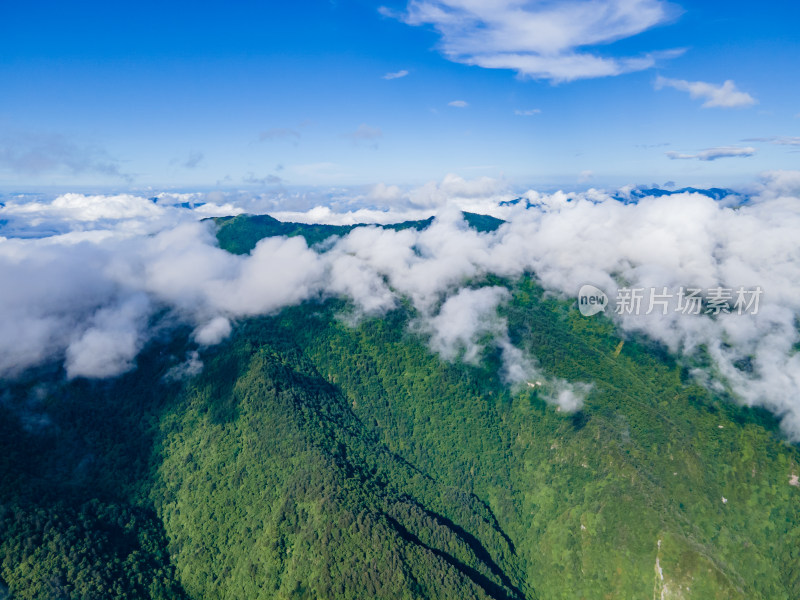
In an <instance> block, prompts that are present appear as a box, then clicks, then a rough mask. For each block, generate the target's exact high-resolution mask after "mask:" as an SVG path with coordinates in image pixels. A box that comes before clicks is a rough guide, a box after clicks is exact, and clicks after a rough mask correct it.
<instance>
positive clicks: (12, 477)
mask: <svg viewBox="0 0 800 600" xmlns="http://www.w3.org/2000/svg"><path fill="white" fill-rule="evenodd" d="M467 219H468V222H469V223H470V224H471V226H473V227H475V228H485V229H490V228H492V227H497V226H499V224H500V223H501V222H500V221H498V220H496V219H491V218H490V217H481V216H479V215H476V216H471V215H467ZM427 224H428V223H427V222H426V221H420V222H413V223H404V224H399V225H396V226H393V227H395V228H403V227H416V228H424V227H426V226H427ZM217 226H218V238H219V241H220V244H221V246H223V247H224V248H226V249H228V250H229V251H231V252H238V253H246V252H248V251H249V249H252V248H253V247H254V245H255V243H256V242H257V241H258V240H259V239H261V238H262V237H264V236H269V235H288V236H296V235H300V236H303V237H304V238H305V239H306V240H307V241H308V243H309V244H316V243H319V242H321V241H323V240H325V239H326V238H328V237H329V236H332V235H341V234H343V233H346V232H347V231H349V230H350V229H351V227H350V226H347V227H338V228H337V227H333V226H326V225H304V224H291V223H281V222H280V221H277V220H275V219H272V218H270V217H252V216H239V217H232V218H224V219H218V220H217ZM487 285H492V286H503V287H506V288H507V289H508V290H509V294H510V299H509V301H508V302H507V303H505V304H504V305H503V307H502V308H501V309H500V310H501V312H502V317H504V318H505V319H506V321H507V322H508V326H509V336H510V338H511V342H512V343H513V344H514V345H515V346H517V347H519V348H522V349H524V350H525V351H526V352H527V353H529V354H530V355H533V356H536V357H537V358H538V360H539V363H540V366H541V368H542V369H543V370H544V372H546V373H547V374H548V375H549V376H552V377H553V378H560V379H563V380H567V381H571V382H586V383H591V385H592V390H591V392H590V394H589V395H588V397H587V399H586V401H585V403H584V406H583V408H582V409H581V410H580V411H578V412H574V413H566V412H564V411H559V410H557V409H556V408H555V407H554V406H552V405H551V404H549V403H548V402H547V401H546V398H547V390H546V389H544V388H546V387H547V385H549V384H545V386H536V385H535V384H534V385H532V386H531V385H525V386H523V387H522V388H521V389H516V388H510V387H509V386H508V385H507V384H505V383H504V382H503V380H502V377H501V375H500V374H499V372H500V368H499V367H500V363H501V359H502V357H501V350H500V348H498V347H495V346H494V345H493V344H491V343H488V344H487V345H486V346H485V349H484V350H483V352H482V354H481V356H480V357H479V359H480V360H477V361H475V362H474V364H473V363H469V362H462V361H452V362H449V361H445V360H442V359H441V358H440V357H439V356H438V355H436V354H434V353H432V352H431V350H430V348H429V346H428V342H427V339H426V338H425V336H424V335H423V334H422V333H420V332H418V331H417V330H416V329H415V328H414V327H409V323H412V322H413V321H414V319H415V317H416V314H415V312H414V309H413V308H411V307H410V306H408V305H406V304H401V305H400V306H399V307H398V308H396V309H395V310H393V311H391V312H389V313H388V314H386V315H384V316H382V317H373V318H361V319H360V320H354V319H352V318H349V317H348V314H349V312H350V311H351V307H349V306H348V304H347V303H345V302H344V301H341V300H336V299H327V300H324V301H318V302H307V303H304V304H302V305H299V306H295V307H292V308H288V309H285V310H283V311H282V312H281V313H280V314H277V315H274V316H271V317H259V318H251V319H248V320H245V321H243V322H241V323H239V324H238V325H237V327H236V328H235V330H234V332H233V334H232V335H231V337H230V338H229V339H228V340H226V341H225V342H223V343H222V344H219V345H217V346H214V347H209V348H199V349H198V348H197V347H196V345H195V344H194V342H192V340H191V335H190V333H191V332H190V331H189V330H188V329H186V328H184V327H181V326H179V325H178V326H176V325H174V324H171V323H170V319H169V317H168V315H162V316H161V317H162V318H163V323H162V324H161V327H160V330H161V331H162V333H161V335H160V336H158V337H157V338H156V339H155V340H154V341H152V342H151V343H150V344H149V345H148V346H147V348H146V349H145V350H144V352H143V353H142V354H141V355H140V356H139V358H138V363H137V368H136V370H134V371H131V372H129V373H127V374H125V375H122V376H120V377H118V378H115V379H113V380H106V381H101V380H87V379H81V378H78V379H72V380H67V379H66V378H65V374H64V372H63V369H62V367H60V366H57V365H52V366H49V367H43V368H41V369H38V370H36V371H31V372H28V373H26V374H24V376H23V377H22V378H20V379H18V380H15V381H6V382H3V386H2V387H3V389H2V391H0V398H2V401H0V428H2V435H0V480H2V482H3V483H2V486H0V584H1V585H2V586H4V587H5V588H7V589H8V593H9V594H10V595H11V597H13V598H197V599H200V598H212V599H216V598H220V599H221V598H457V599H462V598H495V599H514V600H517V599H522V598H527V599H551V598H570V599H572V598H587V599H588V598H598V599H602V598H651V597H654V598H702V599H706V598H719V599H723V598H724V599H729V598H742V599H745V598H747V599H751V598H765V599H770V600H771V599H779V598H787V599H789V598H796V597H797V596H798V593H800V550H798V549H799V548H800V503H798V494H800V487H798V483H797V476H798V475H800V467H799V466H798V465H800V454H799V453H798V449H797V447H796V446H793V445H790V444H788V443H786V442H785V441H784V440H783V439H782V437H781V434H780V431H779V428H778V425H777V422H776V421H775V419H774V418H773V417H772V416H770V415H769V414H768V413H766V412H765V411H762V410H760V409H749V408H745V407H741V406H738V405H736V404H735V403H734V402H732V401H731V399H730V398H729V397H726V396H725V393H724V392H714V391H711V390H709V389H707V388H705V387H702V386H700V385H699V384H698V383H697V382H696V381H695V379H694V378H692V377H691V370H692V368H693V366H694V365H692V364H686V363H685V362H684V361H682V360H678V359H677V357H675V356H672V355H670V354H669V352H668V351H667V350H666V349H665V348H663V347H661V346H659V345H657V344H655V343H653V342H652V341H650V340H648V339H646V338H643V337H641V338H637V337H635V336H630V335H625V336H623V335H622V334H621V333H620V332H619V331H618V330H617V329H616V328H615V326H614V324H613V323H612V322H611V321H610V320H608V319H606V318H604V317H600V316H598V317H596V318H593V319H586V318H584V317H581V315H580V314H579V313H578V311H577V308H576V307H575V305H574V303H572V302H569V301H566V300H559V299H557V298H555V297H553V296H552V295H550V294H547V293H545V290H544V289H542V287H541V286H540V285H539V284H538V282H537V280H536V277H535V274H532V273H531V274H527V275H525V276H523V277H521V278H519V279H514V280H507V279H501V278H498V277H495V276H486V277H482V278H480V279H476V280H474V281H471V282H469V286H470V287H473V288H479V287H482V286H487ZM195 352H196V353H197V354H194V353H195ZM187 357H192V358H193V359H194V360H195V364H197V361H202V365H203V368H202V370H199V369H196V368H189V366H190V365H191V364H192V363H191V361H187ZM4 587H0V590H2V589H4ZM0 593H2V592H0Z"/></svg>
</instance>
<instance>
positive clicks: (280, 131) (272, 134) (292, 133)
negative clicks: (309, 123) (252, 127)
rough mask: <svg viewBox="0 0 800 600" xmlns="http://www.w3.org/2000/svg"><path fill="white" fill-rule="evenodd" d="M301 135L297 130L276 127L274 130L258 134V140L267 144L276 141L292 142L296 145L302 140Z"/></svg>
mask: <svg viewBox="0 0 800 600" xmlns="http://www.w3.org/2000/svg"><path fill="white" fill-rule="evenodd" d="M300 137H301V135H300V132H299V131H297V130H296V129H290V128H288V127H274V128H272V129H267V130H266V131H262V132H261V133H259V134H258V140H259V141H260V142H267V141H274V140H292V141H294V142H295V143H297V141H298V140H299V139H300Z"/></svg>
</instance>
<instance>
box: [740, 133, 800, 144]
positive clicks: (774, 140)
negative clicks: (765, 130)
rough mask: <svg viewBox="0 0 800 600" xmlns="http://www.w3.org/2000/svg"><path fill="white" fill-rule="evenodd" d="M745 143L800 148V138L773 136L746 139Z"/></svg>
mask: <svg viewBox="0 0 800 600" xmlns="http://www.w3.org/2000/svg"><path fill="white" fill-rule="evenodd" d="M742 141H743V142H767V143H769V144H775V145H776V146H800V136H786V135H771V136H767V137H757V138H746V139H743V140H742Z"/></svg>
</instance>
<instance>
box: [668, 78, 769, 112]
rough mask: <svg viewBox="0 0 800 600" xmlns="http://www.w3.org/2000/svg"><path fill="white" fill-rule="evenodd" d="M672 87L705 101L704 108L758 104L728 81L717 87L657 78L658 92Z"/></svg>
mask: <svg viewBox="0 0 800 600" xmlns="http://www.w3.org/2000/svg"><path fill="white" fill-rule="evenodd" d="M665 87H671V88H674V89H676V90H679V91H681V92H689V96H691V97H692V98H693V99H695V100H697V99H701V100H705V102H703V108H745V107H748V106H753V105H754V104H757V103H758V100H756V99H755V98H753V96H751V95H750V94H748V93H747V92H742V91H740V90H738V89H737V88H736V84H735V83H734V82H733V81H732V80H730V79H728V80H727V81H725V82H724V83H723V84H722V85H715V84H713V83H707V82H705V81H686V80H685V79H668V78H666V77H661V76H660V75H659V76H658V77H657V78H656V82H655V88H656V89H657V90H660V89H663V88H665Z"/></svg>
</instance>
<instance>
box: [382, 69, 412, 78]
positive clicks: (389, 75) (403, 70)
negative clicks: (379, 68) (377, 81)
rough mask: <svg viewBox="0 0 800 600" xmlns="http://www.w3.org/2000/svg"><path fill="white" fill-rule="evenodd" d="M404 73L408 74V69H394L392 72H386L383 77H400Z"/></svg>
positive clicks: (403, 75)
mask: <svg viewBox="0 0 800 600" xmlns="http://www.w3.org/2000/svg"><path fill="white" fill-rule="evenodd" d="M406 75H408V71H406V70H405V69H402V70H401V71H395V72H394V73H386V75H384V76H383V79H389V80H391V79H401V78H402V77H405V76H406Z"/></svg>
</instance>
